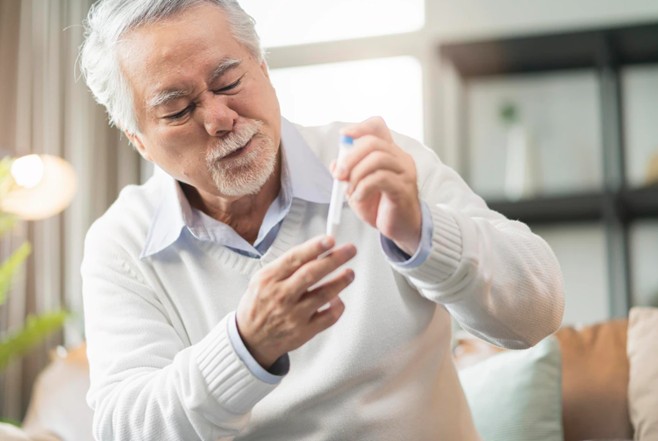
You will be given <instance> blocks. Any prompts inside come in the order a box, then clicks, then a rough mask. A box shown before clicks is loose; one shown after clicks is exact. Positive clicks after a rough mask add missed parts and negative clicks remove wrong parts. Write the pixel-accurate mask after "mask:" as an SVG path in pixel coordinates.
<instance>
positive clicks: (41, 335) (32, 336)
mask: <svg viewBox="0 0 658 441" xmlns="http://www.w3.org/2000/svg"><path fill="white" fill-rule="evenodd" d="M68 316H69V313H68V312H67V311H55V312H49V313H45V314H41V315H38V316H34V315H31V316H28V317H27V321H26V323H25V325H24V326H23V327H22V328H21V329H19V330H18V331H15V332H12V333H11V334H9V335H8V336H6V337H5V338H3V339H2V341H0V371H2V370H3V369H4V368H5V367H6V366H7V365H8V364H9V362H10V361H12V360H13V359H14V358H16V357H20V356H21V355H23V354H25V353H26V352H28V351H29V350H30V349H32V348H33V347H34V346H36V345H38V344H39V343H41V342H42V341H43V340H45V338H46V337H48V336H49V335H50V334H52V333H53V332H55V331H57V330H58V329H60V328H61V327H62V326H63V325H64V322H65V321H66V319H67V318H68Z"/></svg>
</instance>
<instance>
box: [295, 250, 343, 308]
mask: <svg viewBox="0 0 658 441" xmlns="http://www.w3.org/2000/svg"><path fill="white" fill-rule="evenodd" d="M355 255H356V247H355V246H354V245H352V244H345V245H341V246H340V247H337V248H335V249H333V250H331V253H330V254H328V255H327V256H325V257H322V258H321V259H316V260H313V261H309V262H307V263H306V264H304V265H303V266H302V267H300V268H299V269H298V270H297V271H295V272H294V273H293V274H292V275H291V276H290V277H289V278H288V280H286V281H285V282H284V286H286V288H287V289H288V290H289V291H290V292H294V293H297V294H298V295H299V296H300V297H301V295H302V294H304V293H305V292H306V291H307V290H308V289H309V288H310V287H311V286H313V285H315V284H316V283H317V282H319V281H320V280H322V279H323V278H324V277H325V276H327V275H328V274H330V273H331V272H333V271H334V270H335V269H336V268H338V267H339V266H341V265H343V264H344V263H346V262H347V261H348V260H350V259H351V258H352V257H354V256H355Z"/></svg>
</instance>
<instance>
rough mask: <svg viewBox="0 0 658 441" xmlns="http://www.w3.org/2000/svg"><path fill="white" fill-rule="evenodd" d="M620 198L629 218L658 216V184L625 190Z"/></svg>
mask: <svg viewBox="0 0 658 441" xmlns="http://www.w3.org/2000/svg"><path fill="white" fill-rule="evenodd" d="M619 197H620V200H621V201H622V206H623V208H624V214H625V216H626V217H627V218H647V217H656V216H658V184H654V185H651V186H647V187H642V188H636V189H632V190H624V191H622V192H621V194H620V196H619Z"/></svg>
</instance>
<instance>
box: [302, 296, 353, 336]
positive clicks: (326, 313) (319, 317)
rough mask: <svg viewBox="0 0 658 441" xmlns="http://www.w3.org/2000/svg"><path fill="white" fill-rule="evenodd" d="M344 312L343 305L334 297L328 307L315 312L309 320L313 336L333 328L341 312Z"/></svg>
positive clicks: (338, 298)
mask: <svg viewBox="0 0 658 441" xmlns="http://www.w3.org/2000/svg"><path fill="white" fill-rule="evenodd" d="M344 311H345V304H344V303H343V301H342V300H341V299H340V297H334V298H333V299H331V301H330V302H329V307H328V308H326V309H323V310H322V311H317V312H316V313H315V314H314V315H313V317H312V318H311V322H310V326H311V329H312V332H313V335H317V334H319V333H320V332H322V331H324V330H325V329H327V328H330V327H331V326H333V325H334V324H335V323H336V322H337V321H338V319H339V318H340V316H341V315H343V312H344Z"/></svg>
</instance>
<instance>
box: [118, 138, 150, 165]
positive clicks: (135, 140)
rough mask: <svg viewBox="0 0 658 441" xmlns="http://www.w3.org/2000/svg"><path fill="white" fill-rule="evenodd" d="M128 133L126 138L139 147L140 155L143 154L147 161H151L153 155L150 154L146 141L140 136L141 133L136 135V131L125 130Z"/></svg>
mask: <svg viewBox="0 0 658 441" xmlns="http://www.w3.org/2000/svg"><path fill="white" fill-rule="evenodd" d="M123 133H124V134H125V135H126V138H128V140H130V143H131V144H132V145H133V146H134V147H135V148H136V149H137V151H138V152H139V154H140V155H142V158H144V159H146V160H147V161H149V162H151V157H150V155H149V154H148V151H147V149H146V146H144V143H143V142H142V138H140V136H139V135H135V134H134V133H130V132H127V131H125V130H124V132H123Z"/></svg>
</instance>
